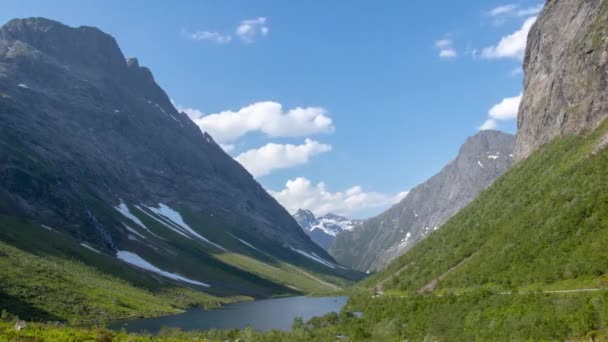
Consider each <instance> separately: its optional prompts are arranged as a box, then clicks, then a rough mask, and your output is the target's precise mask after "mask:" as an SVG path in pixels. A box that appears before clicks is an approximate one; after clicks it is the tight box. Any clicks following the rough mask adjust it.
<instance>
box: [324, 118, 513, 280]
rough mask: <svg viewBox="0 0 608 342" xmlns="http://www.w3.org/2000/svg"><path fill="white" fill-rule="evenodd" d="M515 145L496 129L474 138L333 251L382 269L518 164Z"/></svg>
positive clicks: (350, 262) (355, 263) (351, 262)
mask: <svg viewBox="0 0 608 342" xmlns="http://www.w3.org/2000/svg"><path fill="white" fill-rule="evenodd" d="M513 143H514V137H513V136H512V135H510V134H507V133H503V132H498V131H491V130H488V131H481V132H479V133H477V134H476V135H474V136H472V137H469V138H468V139H467V140H466V141H465V143H464V144H463V145H462V146H461V147H460V150H459V152H458V156H457V157H456V158H455V159H454V160H453V161H451V162H450V163H448V164H447V165H446V166H445V167H444V168H443V169H442V170H441V171H440V172H439V173H437V174H436V175H434V176H433V177H431V178H430V179H428V180H427V181H425V182H424V183H422V184H420V185H418V186H416V187H415V188H414V189H412V190H411V191H410V192H409V193H408V195H407V196H406V197H405V198H404V199H403V200H401V202H399V203H398V204H396V205H394V206H393V207H391V208H390V209H388V210H387V211H385V212H383V213H381V214H379V215H377V216H375V217H372V218H370V219H367V220H365V221H363V222H362V223H361V225H360V226H358V227H357V228H356V229H354V230H352V231H348V232H344V233H342V234H340V235H338V236H337V237H336V239H335V240H334V242H333V244H332V245H331V247H330V249H329V252H330V253H331V255H333V256H334V257H335V258H336V260H338V261H339V262H340V263H342V264H343V265H346V266H349V267H351V268H354V269H358V270H360V271H363V272H366V271H367V272H369V271H376V270H380V269H382V268H383V267H385V266H386V265H388V264H389V263H390V261H392V260H393V259H394V258H396V257H398V256H400V255H401V254H403V253H405V252H406V251H407V250H409V249H410V248H412V247H413V246H415V245H416V244H417V243H418V242H420V241H422V240H423V239H424V238H425V237H427V236H428V235H429V234H430V233H432V232H433V231H435V230H437V229H440V228H441V225H442V224H443V223H444V222H445V221H447V220H448V219H449V218H450V217H451V216H452V215H454V214H456V213H457V212H458V211H459V210H460V209H462V208H463V207H464V206H465V205H467V204H468V203H470V202H471V201H472V200H473V199H474V198H475V197H476V196H477V195H478V194H479V193H480V192H481V191H482V190H483V189H485V188H487V187H488V186H489V185H490V184H492V182H493V181H494V180H495V179H496V178H498V177H499V176H500V175H502V174H503V173H504V172H505V171H506V170H507V169H508V168H509V167H510V166H511V164H512V162H513V154H512V152H513Z"/></svg>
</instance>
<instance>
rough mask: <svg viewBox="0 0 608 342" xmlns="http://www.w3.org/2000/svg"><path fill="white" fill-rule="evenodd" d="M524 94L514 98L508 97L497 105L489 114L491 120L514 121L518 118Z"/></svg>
mask: <svg viewBox="0 0 608 342" xmlns="http://www.w3.org/2000/svg"><path fill="white" fill-rule="evenodd" d="M521 96H522V94H519V95H517V96H513V97H506V98H504V99H502V101H500V102H499V103H497V104H495V105H494V106H493V107H492V108H490V111H489V112H488V114H489V115H490V118H492V119H496V120H512V119H515V118H517V111H518V110H519V104H520V102H521Z"/></svg>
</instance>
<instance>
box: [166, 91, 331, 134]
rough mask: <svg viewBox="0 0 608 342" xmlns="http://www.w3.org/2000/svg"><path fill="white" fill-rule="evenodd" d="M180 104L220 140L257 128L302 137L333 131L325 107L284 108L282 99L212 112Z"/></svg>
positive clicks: (191, 117)
mask: <svg viewBox="0 0 608 342" xmlns="http://www.w3.org/2000/svg"><path fill="white" fill-rule="evenodd" d="M177 107H178V110H180V111H183V112H185V113H186V114H188V116H189V117H190V119H191V120H192V121H194V123H195V124H197V125H198V126H199V127H200V129H201V130H203V131H204V132H207V133H209V134H210V135H211V136H212V137H213V138H214V139H215V140H216V141H218V142H220V143H229V142H232V141H234V140H236V139H238V138H239V137H242V136H244V135H245V134H247V133H249V132H256V131H259V132H262V133H264V134H266V135H268V136H270V137H302V136H306V135H310V134H317V133H331V132H333V131H334V126H333V123H332V120H331V118H329V117H328V116H327V110H325V109H324V108H322V107H296V108H293V109H290V110H289V111H287V112H285V111H283V106H282V105H281V104H280V103H277V102H272V101H264V102H257V103H254V104H252V105H249V106H247V107H243V108H241V109H239V110H238V111H236V112H235V111H231V110H227V111H223V112H219V113H214V114H209V115H204V113H202V112H201V111H200V110H198V109H195V108H183V107H179V106H177Z"/></svg>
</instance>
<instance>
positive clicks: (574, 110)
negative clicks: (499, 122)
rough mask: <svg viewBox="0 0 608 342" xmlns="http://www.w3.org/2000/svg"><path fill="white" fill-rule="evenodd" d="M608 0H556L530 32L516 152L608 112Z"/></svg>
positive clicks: (591, 124) (582, 127)
mask: <svg viewBox="0 0 608 342" xmlns="http://www.w3.org/2000/svg"><path fill="white" fill-rule="evenodd" d="M606 23H608V1H605V0H551V1H548V2H547V4H546V5H545V8H544V9H543V11H542V12H541V13H540V15H539V16H538V20H537V21H536V23H535V24H534V26H533V27H532V29H531V30H530V33H529V35H528V45H527V48H526V56H525V60H524V71H525V77H524V95H523V98H522V103H521V106H520V109H519V115H518V127H519V131H518V133H517V142H516V144H515V154H516V156H517V158H518V159H521V158H525V157H526V156H528V155H529V154H530V153H532V152H533V151H534V150H535V149H536V148H538V147H539V146H541V145H543V144H545V143H548V142H549V141H551V140H552V139H553V138H555V137H558V136H562V135H566V134H573V133H580V132H586V131H591V130H593V129H595V128H596V127H598V125H599V124H600V123H601V122H602V121H604V119H605V118H606V117H607V116H608V92H607V91H606V90H607V89H608V66H607V62H608V48H607V47H608V25H606Z"/></svg>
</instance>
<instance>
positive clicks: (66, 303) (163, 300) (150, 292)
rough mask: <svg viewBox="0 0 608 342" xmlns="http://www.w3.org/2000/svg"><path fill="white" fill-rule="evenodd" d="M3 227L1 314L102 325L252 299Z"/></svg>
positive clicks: (6, 222)
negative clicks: (191, 285) (205, 289)
mask: <svg viewBox="0 0 608 342" xmlns="http://www.w3.org/2000/svg"><path fill="white" fill-rule="evenodd" d="M0 221H1V222H2V230H0V237H1V239H0V240H3V241H6V242H1V241H0V308H1V309H5V310H7V311H9V312H11V313H13V314H16V315H19V316H20V317H22V318H26V319H29V320H44V321H47V320H51V321H69V322H84V321H96V320H100V321H103V320H107V319H112V318H119V317H123V318H126V317H141V316H154V315H161V314H170V313H178V312H180V311H181V310H183V309H186V308H188V307H191V306H206V307H216V306H218V305H221V304H222V303H229V302H232V301H235V300H246V299H247V298H245V297H225V298H220V297H215V296H212V295H209V294H205V293H203V292H200V291H195V290H192V289H188V288H185V287H182V286H178V285H175V284H173V283H170V282H167V281H163V280H162V279H158V278H154V277H153V276H151V275H150V274H147V273H145V272H139V271H136V270H134V269H133V268H131V267H129V266H127V265H125V264H123V263H120V262H118V261H116V259H114V258H111V257H109V256H106V255H103V254H99V253H96V252H94V251H91V250H89V249H87V248H84V247H82V246H81V245H79V244H78V243H76V241H75V240H73V239H71V238H70V237H68V236H66V235H64V234H60V233H58V232H55V231H48V230H46V229H44V228H41V227H38V226H34V225H30V224H28V223H26V222H22V221H19V220H14V219H10V218H6V217H2V218H1V219H0ZM10 228H18V229H14V230H13V229H10ZM26 234H27V235H30V236H31V238H30V239H29V241H30V243H29V244H28V245H25V244H24V243H23V241H25V240H24V239H23V238H22V235H26ZM17 241H21V242H19V243H17ZM32 241H38V242H39V243H38V244H36V243H33V242H32ZM7 242H8V243H7ZM10 242H15V243H14V244H9V243H10ZM15 245H21V246H20V247H22V248H24V249H20V248H17V247H15ZM26 250H27V251H26ZM89 265H96V266H95V267H92V266H89ZM104 270H107V271H108V272H104ZM109 271H111V273H110V272H109Z"/></svg>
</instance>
